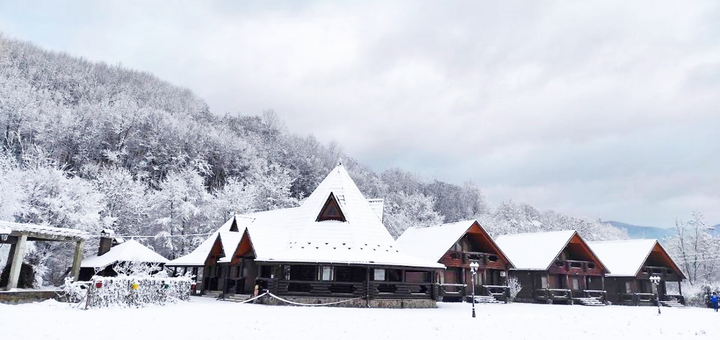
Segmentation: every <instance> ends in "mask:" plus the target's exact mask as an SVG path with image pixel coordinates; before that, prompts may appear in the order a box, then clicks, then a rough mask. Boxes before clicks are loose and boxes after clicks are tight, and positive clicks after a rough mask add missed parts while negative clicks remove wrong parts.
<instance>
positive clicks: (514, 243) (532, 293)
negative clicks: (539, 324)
mask: <svg viewBox="0 0 720 340" xmlns="http://www.w3.org/2000/svg"><path fill="white" fill-rule="evenodd" d="M496 242H497V244H498V246H500V249H502V251H503V252H504V253H505V254H506V255H507V256H508V258H509V259H510V261H512V263H513V264H514V265H515V268H511V269H510V275H511V276H514V277H516V278H518V280H519V282H520V283H521V284H522V287H523V288H522V290H521V291H520V293H519V294H518V295H517V300H518V301H524V302H547V303H569V304H572V303H573V302H581V303H584V304H596V303H600V302H603V301H604V298H605V283H604V282H605V280H604V277H605V276H604V275H605V274H606V273H607V272H608V269H607V268H606V267H605V265H604V264H603V263H602V262H601V261H600V258H599V257H598V256H597V255H596V254H595V253H593V251H592V250H591V249H590V247H589V246H588V244H587V243H586V242H585V241H584V240H583V239H582V237H580V235H578V233H577V232H575V231H574V230H563V231H553V232H541V233H525V234H514V235H503V236H500V237H498V238H497V239H496Z"/></svg>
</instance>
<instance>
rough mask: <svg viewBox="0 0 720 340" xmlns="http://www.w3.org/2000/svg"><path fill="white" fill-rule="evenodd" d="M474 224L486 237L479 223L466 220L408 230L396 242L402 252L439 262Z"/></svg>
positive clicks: (501, 253) (501, 254)
mask: <svg viewBox="0 0 720 340" xmlns="http://www.w3.org/2000/svg"><path fill="white" fill-rule="evenodd" d="M475 223H477V225H478V227H479V228H480V229H481V230H482V232H483V233H485V234H486V235H487V232H485V229H484V228H483V227H482V226H481V225H480V223H478V222H477V221H476V220H467V221H459V222H455V223H446V224H442V225H439V226H433V227H428V228H416V227H413V228H409V229H407V230H405V232H404V233H403V234H402V235H400V237H399V238H398V239H397V242H398V244H399V245H400V247H401V248H402V250H403V251H406V252H408V253H409V254H411V255H414V256H417V257H420V258H423V259H426V260H430V261H436V262H437V261H440V259H441V258H442V257H443V256H444V255H445V253H446V252H447V251H448V249H450V247H452V246H453V245H454V244H455V243H456V242H457V241H458V240H459V239H460V238H461V237H463V235H465V233H467V232H468V230H469V229H470V228H472V226H473V225H474V224H475ZM487 238H488V240H490V242H492V243H494V241H493V240H492V238H491V237H490V236H489V235H487ZM495 248H497V253H498V255H500V256H502V257H503V258H505V259H507V256H505V254H504V253H503V252H502V250H500V248H499V247H495ZM508 261H509V259H508ZM511 266H512V263H511Z"/></svg>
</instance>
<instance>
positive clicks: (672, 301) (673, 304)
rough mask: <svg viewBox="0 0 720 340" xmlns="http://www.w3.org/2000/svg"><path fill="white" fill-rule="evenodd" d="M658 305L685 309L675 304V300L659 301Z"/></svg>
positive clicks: (677, 303)
mask: <svg viewBox="0 0 720 340" xmlns="http://www.w3.org/2000/svg"><path fill="white" fill-rule="evenodd" d="M660 303H661V304H662V305H663V306H665V307H676V308H679V307H685V306H683V304H682V303H680V302H677V301H675V300H668V301H660Z"/></svg>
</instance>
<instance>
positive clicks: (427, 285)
mask: <svg viewBox="0 0 720 340" xmlns="http://www.w3.org/2000/svg"><path fill="white" fill-rule="evenodd" d="M373 205H375V207H376V208H377V201H375V200H373V201H368V200H366V199H365V198H364V197H363V195H362V193H361V192H360V190H359V189H358V188H357V186H356V185H355V183H354V182H353V180H352V179H351V178H350V176H349V175H348V173H347V171H346V170H345V168H344V167H343V166H342V165H338V166H337V167H336V168H335V169H333V170H332V171H331V172H330V174H329V175H328V176H327V177H326V178H325V179H324V180H323V181H322V182H321V183H320V185H319V186H318V187H317V189H315V191H314V192H313V193H312V194H311V195H310V196H309V197H308V198H307V199H306V200H305V201H304V202H303V204H302V205H301V206H299V207H297V208H290V209H279V210H274V211H266V212H259V213H255V214H251V215H248V216H235V217H233V218H232V219H231V220H230V221H228V222H227V223H226V224H225V225H224V226H223V227H221V228H220V230H218V231H217V232H216V233H215V234H213V235H212V236H211V237H210V238H208V240H206V241H205V242H204V243H203V244H202V245H201V246H200V247H198V249H196V250H195V251H193V252H192V253H190V254H188V255H187V256H184V257H181V258H179V259H177V260H175V261H171V262H170V263H168V264H167V266H169V267H174V268H185V269H181V270H187V269H189V268H197V267H199V264H200V261H202V265H203V271H202V272H203V273H202V274H203V275H202V279H201V280H202V281H201V282H202V283H201V284H200V289H202V290H204V291H206V292H207V291H214V290H219V291H222V292H225V293H227V294H233V293H235V294H248V293H252V291H253V287H254V286H255V285H256V284H257V285H259V286H260V288H261V289H263V290H267V291H268V292H270V293H272V294H274V295H276V296H282V297H285V298H290V299H292V300H293V301H297V302H312V303H317V302H333V301H340V300H344V299H353V300H351V301H348V302H346V303H345V304H344V305H348V306H371V307H372V306H387V307H432V306H434V305H435V299H436V298H437V297H438V289H437V285H436V284H435V283H434V277H435V272H436V271H437V270H441V269H444V266H443V265H442V264H440V263H437V262H436V261H430V260H426V259H422V258H418V257H414V256H412V255H409V254H407V253H405V252H403V251H402V250H401V249H400V247H399V246H398V244H397V243H396V241H395V240H394V239H393V238H392V236H391V235H390V233H389V232H388V231H387V229H386V228H385V226H384V225H383V223H382V221H381V216H378V213H377V211H381V209H380V210H378V209H373ZM198 274H199V273H198ZM277 301H278V300H276V299H264V301H263V302H265V303H276V302H277Z"/></svg>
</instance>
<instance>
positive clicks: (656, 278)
mask: <svg viewBox="0 0 720 340" xmlns="http://www.w3.org/2000/svg"><path fill="white" fill-rule="evenodd" d="M650 282H652V284H653V290H654V291H655V300H657V306H658V315H660V291H659V290H658V284H660V277H659V276H657V275H653V276H651V277H650Z"/></svg>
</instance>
